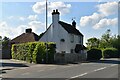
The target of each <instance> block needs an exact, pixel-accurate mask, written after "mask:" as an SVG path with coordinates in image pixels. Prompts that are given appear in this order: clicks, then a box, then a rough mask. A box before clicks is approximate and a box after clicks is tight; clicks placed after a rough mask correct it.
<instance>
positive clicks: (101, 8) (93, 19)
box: [80, 2, 118, 29]
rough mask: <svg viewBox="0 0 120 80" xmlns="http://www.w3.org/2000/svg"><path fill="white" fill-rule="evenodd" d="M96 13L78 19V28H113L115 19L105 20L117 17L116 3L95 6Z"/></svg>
mask: <svg viewBox="0 0 120 80" xmlns="http://www.w3.org/2000/svg"><path fill="white" fill-rule="evenodd" d="M97 8H98V10H97V12H94V13H93V14H92V15H90V16H84V17H81V19H80V26H91V27H93V29H100V28H103V27H108V26H115V25H116V24H117V23H116V22H117V19H116V18H115V19H107V18H106V17H109V16H110V15H111V16H112V15H117V13H118V12H117V11H118V3H117V2H107V3H103V4H99V5H97Z"/></svg>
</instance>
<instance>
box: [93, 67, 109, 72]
mask: <svg viewBox="0 0 120 80" xmlns="http://www.w3.org/2000/svg"><path fill="white" fill-rule="evenodd" d="M105 68H107V67H103V68H99V69H96V70H94V71H100V70H103V69H105Z"/></svg>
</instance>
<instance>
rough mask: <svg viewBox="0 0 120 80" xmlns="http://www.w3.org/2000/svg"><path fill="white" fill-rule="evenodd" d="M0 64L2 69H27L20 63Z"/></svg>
mask: <svg viewBox="0 0 120 80" xmlns="http://www.w3.org/2000/svg"><path fill="white" fill-rule="evenodd" d="M0 64H2V67H29V66H27V65H25V64H21V63H0Z"/></svg>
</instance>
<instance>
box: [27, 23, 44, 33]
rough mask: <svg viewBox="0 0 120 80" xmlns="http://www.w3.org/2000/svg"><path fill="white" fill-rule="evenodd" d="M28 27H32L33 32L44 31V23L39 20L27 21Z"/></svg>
mask: <svg viewBox="0 0 120 80" xmlns="http://www.w3.org/2000/svg"><path fill="white" fill-rule="evenodd" d="M28 27H29V28H32V30H33V32H36V33H38V34H40V32H43V31H45V24H44V23H42V22H40V21H31V22H29V23H28Z"/></svg>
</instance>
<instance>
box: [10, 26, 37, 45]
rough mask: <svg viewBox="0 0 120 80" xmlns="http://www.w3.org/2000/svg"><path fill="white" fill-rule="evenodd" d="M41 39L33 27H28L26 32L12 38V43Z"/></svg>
mask: <svg viewBox="0 0 120 80" xmlns="http://www.w3.org/2000/svg"><path fill="white" fill-rule="evenodd" d="M35 41H39V36H38V35H37V34H35V33H34V32H32V29H31V28H28V29H26V31H25V33H23V34H21V35H19V36H17V37H16V38H14V39H12V40H11V44H19V43H26V42H35Z"/></svg>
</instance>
